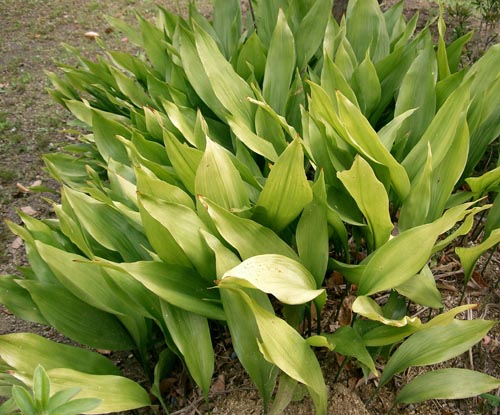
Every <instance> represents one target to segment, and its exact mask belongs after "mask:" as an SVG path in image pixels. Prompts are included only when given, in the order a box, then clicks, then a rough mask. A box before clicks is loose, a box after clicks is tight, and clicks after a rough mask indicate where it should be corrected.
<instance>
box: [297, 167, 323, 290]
mask: <svg viewBox="0 0 500 415" xmlns="http://www.w3.org/2000/svg"><path fill="white" fill-rule="evenodd" d="M295 239H296V243H297V250H298V253H299V257H300V261H301V262H302V264H304V265H305V266H306V268H307V269H308V270H309V271H310V272H311V274H312V275H313V276H314V278H315V280H316V287H321V285H322V284H323V280H324V278H325V274H326V269H327V266H328V257H329V249H330V246H329V245H330V242H329V239H328V218H327V204H326V188H325V178H324V175H323V173H322V172H321V173H320V176H319V178H318V180H317V181H316V183H314V185H313V200H312V202H311V203H309V204H308V205H306V207H305V208H304V211H303V212H302V215H301V216H300V219H299V222H298V224H297V230H296V234H295Z"/></svg>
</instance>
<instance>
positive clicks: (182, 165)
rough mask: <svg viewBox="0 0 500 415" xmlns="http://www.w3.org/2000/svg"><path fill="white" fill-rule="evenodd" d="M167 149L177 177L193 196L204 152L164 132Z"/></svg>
mask: <svg viewBox="0 0 500 415" xmlns="http://www.w3.org/2000/svg"><path fill="white" fill-rule="evenodd" d="M164 141H165V148H166V150H167V154H168V158H169V160H170V163H172V167H173V168H174V170H175V172H176V174H177V176H178V177H179V179H180V180H181V181H182V184H184V186H186V189H187V190H188V191H189V193H191V194H193V195H194V194H196V193H195V183H194V182H195V177H196V170H197V168H198V165H199V164H200V161H201V159H202V157H203V152H202V151H201V150H198V149H196V148H193V147H189V146H188V145H187V144H184V143H180V142H179V140H177V138H176V137H175V136H174V135H173V134H172V133H170V132H168V131H166V130H164Z"/></svg>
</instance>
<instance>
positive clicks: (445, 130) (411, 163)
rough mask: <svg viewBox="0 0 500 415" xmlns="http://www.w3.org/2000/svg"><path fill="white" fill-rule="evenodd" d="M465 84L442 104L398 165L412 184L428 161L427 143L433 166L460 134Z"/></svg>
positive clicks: (466, 99)
mask: <svg viewBox="0 0 500 415" xmlns="http://www.w3.org/2000/svg"><path fill="white" fill-rule="evenodd" d="M469 104H470V101H469V84H468V83H464V84H462V85H461V86H460V87H459V88H458V89H456V90H455V91H454V92H453V94H452V95H451V96H450V97H449V98H448V99H447V100H446V102H445V103H444V104H443V106H442V107H441V108H440V109H439V111H438V112H437V114H436V115H435V117H434V119H433V120H432V122H431V123H430V125H429V127H428V128H427V130H425V133H424V134H423V136H422V137H421V138H420V140H419V141H418V143H417V144H416V145H415V146H414V147H413V148H412V150H411V151H410V152H409V153H408V155H407V156H406V157H405V159H404V160H403V162H402V165H403V166H404V168H405V169H406V171H407V172H408V176H409V177H410V180H413V179H414V177H415V176H416V175H417V174H418V172H419V171H420V170H421V169H422V168H423V167H424V165H425V162H426V160H427V157H428V143H430V146H431V151H432V163H433V166H438V165H439V164H440V163H441V161H442V160H443V159H444V158H445V157H446V156H447V154H448V152H449V150H450V148H451V147H452V143H453V142H454V141H455V139H456V137H457V135H458V134H462V133H463V131H462V130H461V128H463V125H464V117H465V114H466V111H467V107H468V106H469Z"/></svg>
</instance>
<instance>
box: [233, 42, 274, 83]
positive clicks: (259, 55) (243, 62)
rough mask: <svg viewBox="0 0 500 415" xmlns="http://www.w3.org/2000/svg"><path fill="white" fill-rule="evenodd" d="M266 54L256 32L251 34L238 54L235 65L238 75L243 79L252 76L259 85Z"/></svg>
mask: <svg viewBox="0 0 500 415" xmlns="http://www.w3.org/2000/svg"><path fill="white" fill-rule="evenodd" d="M266 53H267V51H266V48H265V47H264V45H263V44H262V41H261V39H260V37H259V36H258V35H257V32H253V33H252V34H251V35H250V37H249V38H248V39H247V40H246V42H245V43H244V44H243V46H242V47H241V49H240V53H239V54H238V61H237V63H236V69H237V72H238V74H239V75H240V76H241V77H242V78H244V79H248V78H250V77H251V76H252V74H253V76H255V79H256V80H257V81H258V82H259V84H260V82H261V81H262V79H263V77H264V71H265V68H266V61H267V57H266Z"/></svg>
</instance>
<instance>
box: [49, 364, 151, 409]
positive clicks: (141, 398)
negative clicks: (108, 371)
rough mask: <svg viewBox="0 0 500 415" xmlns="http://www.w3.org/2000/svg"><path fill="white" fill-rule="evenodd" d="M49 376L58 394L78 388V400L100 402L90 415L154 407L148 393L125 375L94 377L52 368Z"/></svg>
mask: <svg viewBox="0 0 500 415" xmlns="http://www.w3.org/2000/svg"><path fill="white" fill-rule="evenodd" d="M47 373H48V375H49V377H50V380H51V386H52V388H53V389H54V391H55V392H58V391H60V390H64V389H68V388H74V387H79V388H81V391H80V393H79V395H78V396H79V398H81V399H87V398H91V399H98V400H100V401H101V403H100V405H99V406H97V408H95V409H91V410H88V411H87V412H86V413H87V414H107V413H113V412H120V411H128V410H131V409H136V408H141V407H144V406H148V405H150V404H151V401H150V399H149V396H148V393H147V392H146V391H145V390H144V389H143V388H142V387H141V386H139V384H137V383H135V382H133V381H132V380H130V379H127V378H124V377H122V376H111V375H91V374H88V373H82V372H78V371H76V370H72V369H68V368H60V369H51V370H48V371H47Z"/></svg>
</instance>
